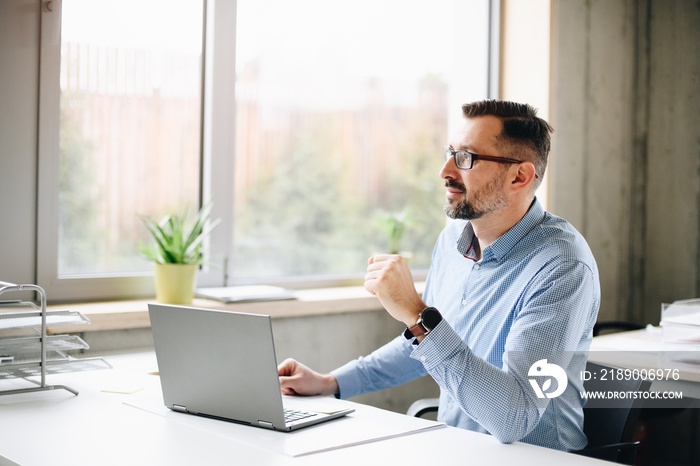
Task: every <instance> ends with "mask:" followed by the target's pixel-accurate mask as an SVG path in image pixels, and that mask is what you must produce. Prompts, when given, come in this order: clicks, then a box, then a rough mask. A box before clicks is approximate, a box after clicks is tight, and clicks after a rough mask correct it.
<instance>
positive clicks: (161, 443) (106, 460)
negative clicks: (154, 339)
mask: <svg viewBox="0 0 700 466" xmlns="http://www.w3.org/2000/svg"><path fill="white" fill-rule="evenodd" d="M105 359H106V360H107V361H108V362H110V364H112V365H113V366H114V369H112V370H104V371H95V372H84V373H73V374H65V375H57V376H52V377H51V378H50V379H49V383H52V384H54V383H55V384H58V383H64V384H67V385H69V386H71V387H73V388H76V389H78V390H80V395H78V396H74V395H72V394H70V393H68V392H67V391H65V390H55V391H50V392H39V393H27V394H21V395H7V396H0V466H6V465H21V466H45V465H47V464H51V465H52V466H83V465H85V466H87V465H90V466H94V465H100V466H110V465H119V466H123V465H168V466H172V465H175V466H177V465H188V466H190V465H195V464H206V465H214V466H217V465H231V464H235V465H256V466H257V465H273V466H276V465H297V466H307V465H336V464H338V465H342V464H371V465H375V464H396V463H398V462H401V463H403V462H410V463H412V464H414V463H418V464H420V463H422V462H432V463H438V464H440V463H442V464H457V463H460V464H462V463H463V464H494V465H498V464H514V463H517V464H518V465H519V466H528V465H532V466H541V465H542V464H567V465H574V466H577V465H580V466H584V465H595V464H599V465H604V464H609V463H606V462H602V461H598V460H594V459H591V458H586V457H582V456H578V455H573V454H569V453H564V452H560V451H555V450H550V449H547V448H541V447H536V446H533V445H527V444H523V443H515V444H510V445H503V444H500V443H499V442H498V441H497V440H495V439H494V438H493V437H491V436H489V435H484V434H480V433H476V432H471V431H467V430H463V429H456V428H452V427H446V428H439V429H435V430H429V431H425V432H420V433H415V434H411V435H407V436H403V437H398V438H392V439H386V440H381V441H377V442H373V443H367V444H363V445H357V446H353V447H348V448H343V449H339V450H333V451H327V452H323V453H317V454H313V455H308V456H302V457H291V456H286V455H283V454H280V453H275V452H273V451H270V450H266V449H263V448H256V447H252V446H251V445H249V444H245V443H242V442H237V441H235V440H231V439H230V438H225V437H222V436H220V435H214V434H211V433H208V432H205V431H203V430H200V429H195V428H192V427H189V426H187V425H185V424H183V423H179V422H173V421H171V420H168V419H167V418H164V417H161V416H157V415H154V414H152V413H149V412H146V411H142V410H139V409H136V408H134V407H131V406H128V405H126V404H125V401H128V399H129V397H131V396H134V395H128V394H123V393H107V392H104V391H101V390H105V388H109V387H110V386H111V387H114V389H115V390H128V388H129V386H130V385H132V386H137V385H138V384H146V385H151V387H148V388H146V389H150V388H152V386H156V387H157V385H158V380H157V377H156V376H153V375H149V374H148V373H149V372H151V371H154V370H155V369H156V367H157V366H156V362H155V356H154V354H153V353H138V354H131V355H118V356H113V357H109V356H107V357H105ZM6 382H13V383H15V382H17V383H19V382H20V381H3V383H6ZM22 382H24V381H22ZM24 383H26V382H24ZM120 385H121V387H120ZM2 388H5V387H2ZM397 419H399V420H400V416H399V415H397ZM212 422H220V421H212ZM316 428H323V426H318V427H316ZM251 429H255V428H253V427H251ZM280 435H293V434H280ZM409 452H410V453H409Z"/></svg>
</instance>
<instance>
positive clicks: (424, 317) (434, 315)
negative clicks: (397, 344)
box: [403, 307, 442, 345]
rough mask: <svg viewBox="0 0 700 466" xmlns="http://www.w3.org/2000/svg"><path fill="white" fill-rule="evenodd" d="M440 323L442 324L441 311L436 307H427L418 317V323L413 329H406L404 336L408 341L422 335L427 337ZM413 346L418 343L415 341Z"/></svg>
mask: <svg viewBox="0 0 700 466" xmlns="http://www.w3.org/2000/svg"><path fill="white" fill-rule="evenodd" d="M440 322H442V315H441V314H440V311H438V310H437V309H435V308H434V307H426V308H425V309H423V310H422V311H421V313H420V315H419V316H418V322H416V323H415V325H413V326H411V327H406V330H404V332H403V336H404V337H405V338H406V340H410V339H411V338H416V337H419V336H421V335H427V334H429V333H430V332H431V331H432V330H433V329H434V328H435V327H437V326H438V324H439V323H440ZM413 344H414V345H417V344H418V341H414V342H413Z"/></svg>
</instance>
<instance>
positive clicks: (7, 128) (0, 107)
mask: <svg viewBox="0 0 700 466" xmlns="http://www.w3.org/2000/svg"><path fill="white" fill-rule="evenodd" d="M39 4H40V2H38V1H36V0H3V1H0V280H4V281H9V282H12V283H36V276H35V273H34V267H35V266H34V263H35V255H34V254H35V250H36V239H35V233H34V232H35V230H36V211H35V205H36V189H37V185H36V174H37V167H36V159H37V118H38V104H39V103H38V88H39V24H40V23H39Z"/></svg>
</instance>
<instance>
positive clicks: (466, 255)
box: [332, 200, 600, 450]
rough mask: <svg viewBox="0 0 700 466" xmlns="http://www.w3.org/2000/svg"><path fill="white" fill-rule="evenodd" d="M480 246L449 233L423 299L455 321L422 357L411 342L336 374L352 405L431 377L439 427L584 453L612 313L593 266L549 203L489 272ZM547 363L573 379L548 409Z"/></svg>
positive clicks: (494, 254)
mask: <svg viewBox="0 0 700 466" xmlns="http://www.w3.org/2000/svg"><path fill="white" fill-rule="evenodd" d="M476 242H477V238H476V237H475V236H474V230H473V228H472V225H471V223H469V222H467V221H464V220H460V221H454V222H452V223H450V224H449V225H448V226H447V227H446V228H445V229H444V230H443V232H442V233H441V234H440V237H439V238H438V241H437V244H436V245H435V249H434V252H433V258H432V263H431V267H430V272H429V274H428V279H427V281H426V287H425V291H424V293H423V300H424V301H425V302H426V304H428V305H429V306H434V307H436V308H437V309H438V310H439V311H440V313H441V314H442V315H443V321H442V322H441V323H440V324H439V325H438V326H437V327H436V328H435V329H434V330H433V331H432V332H430V333H429V334H428V335H427V336H426V337H425V338H424V339H423V341H422V342H421V344H420V345H417V346H416V345H413V344H412V342H411V341H409V340H406V339H405V338H404V337H403V336H402V335H400V336H398V337H397V338H396V339H394V340H393V341H391V342H389V343H388V344H386V345H385V346H383V347H381V348H379V349H378V350H376V351H375V352H373V353H372V354H370V355H369V356H366V357H361V358H359V359H357V360H355V361H351V362H349V363H347V364H346V365H344V366H342V367H340V368H338V369H336V370H335V371H333V372H332V374H333V375H334V376H335V378H336V379H337V380H338V385H339V387H340V396H341V397H343V398H350V397H353V396H356V395H359V394H362V393H366V392H370V391H375V390H381V389H384V388H389V387H393V386H396V385H399V384H402V383H405V382H408V381H411V380H414V379H416V378H418V377H421V376H423V375H425V374H430V375H431V376H432V377H433V378H434V379H435V381H436V382H437V383H438V385H439V386H440V408H439V411H438V420H440V421H443V422H445V423H447V424H448V425H451V426H457V427H462V428H465V429H471V430H475V431H479V432H486V433H490V434H491V435H493V436H494V437H495V438H497V439H498V440H499V441H501V442H505V443H509V442H514V441H523V442H527V443H532V444H535V445H541V446H546V447H550V448H555V449H559V450H578V449H581V448H584V447H585V446H586V443H587V440H586V436H585V435H584V433H583V430H582V426H583V410H582V406H583V401H582V400H581V398H580V396H579V393H580V391H581V389H582V382H581V377H580V375H579V374H580V371H582V370H584V369H585V363H586V354H587V351H588V348H589V346H590V343H591V338H592V329H593V324H594V323H595V321H596V317H597V314H598V307H599V305H600V284H599V280H598V270H597V266H596V263H595V259H594V258H593V254H592V253H591V251H590V249H589V247H588V245H587V243H586V241H585V240H584V239H583V237H582V236H581V234H580V233H579V232H578V231H576V229H575V228H574V227H573V226H571V225H570V224H569V223H568V222H566V221H565V220H563V219H561V218H559V217H556V216H555V215H552V214H550V213H548V212H545V211H544V209H543V208H542V206H541V205H540V203H539V202H538V201H537V200H535V201H534V202H533V204H532V206H531V207H530V209H529V211H528V212H527V214H526V215H525V216H524V217H523V218H522V219H521V220H520V221H519V222H518V223H517V224H516V225H515V226H514V227H513V228H511V229H510V230H509V231H507V232H506V233H505V234H504V235H503V236H501V237H500V238H498V239H497V240H496V241H495V242H494V243H492V244H491V245H489V246H488V247H486V248H484V250H483V251H482V257H481V258H480V259H479V260H476V256H475V254H474V245H475V244H477V243H476ZM541 359H547V360H548V362H549V363H555V364H557V365H559V366H560V367H562V368H563V369H564V370H565V371H566V376H567V378H568V385H567V388H566V390H565V391H564V393H563V394H562V395H561V396H558V397H555V398H545V399H540V398H538V397H537V395H536V393H535V390H534V389H533V386H532V385H531V382H530V380H531V379H533V377H532V376H529V374H528V371H529V369H530V368H531V365H532V363H534V362H535V361H537V360H541ZM534 379H536V380H538V381H539V379H538V378H536V377H535V378H534ZM554 386H556V384H555V385H554ZM551 391H552V390H551V389H550V392H551Z"/></svg>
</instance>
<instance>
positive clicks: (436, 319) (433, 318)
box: [421, 307, 442, 330]
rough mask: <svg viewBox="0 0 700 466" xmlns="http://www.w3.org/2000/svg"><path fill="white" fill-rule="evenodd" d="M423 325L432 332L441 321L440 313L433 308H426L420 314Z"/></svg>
mask: <svg viewBox="0 0 700 466" xmlns="http://www.w3.org/2000/svg"><path fill="white" fill-rule="evenodd" d="M421 317H422V319H423V325H424V326H425V328H427V329H429V330H432V329H434V328H435V327H437V325H438V324H439V323H440V322H441V321H442V316H441V315H440V312H438V310H437V309H435V308H434V307H429V308H426V309H425V310H424V311H423V312H422V313H421Z"/></svg>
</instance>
